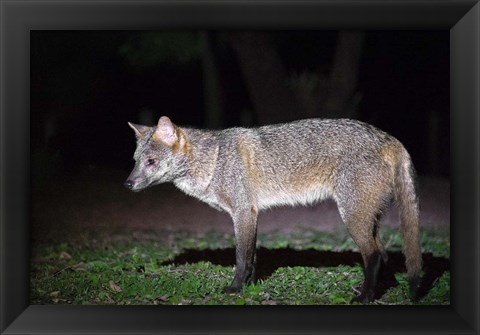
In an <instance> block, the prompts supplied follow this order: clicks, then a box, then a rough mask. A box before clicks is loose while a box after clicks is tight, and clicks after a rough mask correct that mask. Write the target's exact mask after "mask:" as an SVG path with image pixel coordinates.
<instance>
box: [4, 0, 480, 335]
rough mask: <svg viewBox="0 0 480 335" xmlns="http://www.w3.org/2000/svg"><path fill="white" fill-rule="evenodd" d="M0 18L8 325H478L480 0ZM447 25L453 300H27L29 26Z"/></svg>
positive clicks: (290, 1)
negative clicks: (290, 303)
mask: <svg viewBox="0 0 480 335" xmlns="http://www.w3.org/2000/svg"><path fill="white" fill-rule="evenodd" d="M0 11H1V12H0V21H1V94H0V98H1V115H0V127H1V128H0V129H1V151H0V155H1V156H0V157H1V160H0V164H1V179H0V187H1V194H0V210H1V217H0V220H1V221H0V237H1V249H2V250H1V253H0V261H1V264H0V266H1V267H0V276H1V277H0V280H1V281H0V285H1V286H0V331H1V332H2V334H27V333H28V334H38V333H51V334H53V333H76V334H83V333H85V334H93V333H95V334H97V333H122V334H126V333H135V334H143V333H220V334H228V333H241V332H246V333H279V332H280V333H329V334H330V333H348V334H350V333H435V334H447V333H448V334H451V333H462V334H478V333H479V329H480V328H479V320H478V316H479V315H480V313H479V301H480V299H479V279H480V278H479V271H478V266H479V263H480V262H479V243H478V240H479V223H480V222H479V207H480V206H479V204H480V203H479V178H478V170H479V152H480V151H479V149H480V148H479V129H478V128H479V115H480V113H479V105H480V104H479V96H480V94H479V93H480V90H479V82H480V80H479V71H480V67H479V62H480V54H479V53H480V51H479V50H480V48H479V41H480V5H479V4H478V2H477V1H448V0H438V1H428V2H427V1H384V2H382V1H362V0H357V1H337V2H334V1H294V0H285V1H273V0H272V1H265V0H264V1H246V0H243V1H236V0H223V1H219V0H217V1H202V0H197V1H175V2H174V1H141V2H136V1H83V2H82V1H70V0H66V1H50V2H49V1H41V0H39V1H30V2H23V1H5V0H2V1H1V3H0ZM200 28H201V29H335V30H336V29H382V30H390V29H415V30H432V29H444V30H450V38H451V42H450V43H451V44H450V45H451V51H450V54H451V69H450V70H451V98H450V101H451V145H452V148H451V172H452V177H451V185H452V187H451V191H452V192H451V194H452V198H451V206H452V211H451V213H452V215H451V222H452V223H451V229H452V232H451V241H452V252H451V257H452V265H451V278H452V283H451V288H452V289H451V294H452V299H451V305H450V306H430V307H429V306H411V307H408V306H318V307H315V306H302V307H286V306H285V307H282V306H259V307H233V306H232V307H226V306H216V307H214V306H212V307H207V306H203V307H193V306H182V307H175V306H135V307H133V306H132V307H126V306H111V307H110V306H65V305H62V306H29V279H30V276H29V255H30V245H29V243H30V242H29V241H30V240H29V231H30V230H29V208H30V196H29V194H30V168H29V166H30V162H29V161H30V150H29V148H30V142H29V134H30V124H29V120H30V116H29V80H30V78H29V40H30V38H29V36H30V35H29V34H30V31H31V30H37V29H38V30H50V29H52V30H57V29H59V30H77V29H78V30H84V29H88V30H118V29H122V30H147V29H163V30H165V29H169V30H174V29H184V30H185V29H200Z"/></svg>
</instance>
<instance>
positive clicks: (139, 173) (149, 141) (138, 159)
mask: <svg viewBox="0 0 480 335" xmlns="http://www.w3.org/2000/svg"><path fill="white" fill-rule="evenodd" d="M128 125H129V126H130V128H132V129H133V131H134V132H135V136H136V138H137V148H136V150H135V153H134V155H133V159H134V160H135V167H134V168H133V171H132V172H131V173H130V176H128V178H127V180H126V181H125V184H124V185H125V187H127V188H128V189H130V190H132V191H135V192H138V191H141V190H143V189H145V188H147V187H149V186H152V185H156V184H160V183H164V182H169V181H173V180H174V179H176V178H178V177H181V176H182V175H183V174H184V173H185V168H184V167H185V162H186V160H185V158H186V153H187V152H188V140H187V137H186V134H185V133H184V132H183V131H182V130H181V129H180V128H178V127H177V126H175V125H174V124H173V123H172V121H170V119H169V118H168V117H166V116H162V117H161V118H160V120H158V124H157V126H156V127H147V126H142V125H136V124H133V123H130V122H129V123H128Z"/></svg>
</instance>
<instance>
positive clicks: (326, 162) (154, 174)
mask: <svg viewBox="0 0 480 335" xmlns="http://www.w3.org/2000/svg"><path fill="white" fill-rule="evenodd" d="M129 125H130V127H131V128H132V129H133V130H134V131H135V133H136V137H137V149H136V151H135V154H134V159H135V161H136V163H135V167H134V169H133V171H132V173H131V174H130V176H129V178H128V179H127V182H126V183H125V185H126V186H127V187H128V188H130V189H131V190H133V191H139V190H141V189H144V188H146V187H148V186H151V185H155V184H159V183H163V182H173V183H174V184H175V185H176V186H177V187H178V188H179V189H181V190H182V191H184V192H185V193H187V194H189V195H191V196H194V197H196V198H198V199H200V200H202V201H204V202H206V203H208V204H210V205H211V206H212V207H214V208H217V209H220V210H224V211H226V212H227V213H229V214H230V216H231V217H232V219H233V221H234V228H235V236H236V239H237V270H236V271H237V272H238V273H237V272H236V275H235V279H234V283H233V284H232V286H231V287H230V288H232V287H233V289H234V291H235V290H238V289H239V287H241V284H242V283H243V282H247V281H248V280H249V278H250V277H251V275H252V273H253V272H254V270H253V269H254V263H255V256H254V255H255V253H254V251H253V252H252V251H248V250H250V249H252V248H253V249H254V247H255V239H256V218H257V214H258V211H259V210H262V209H265V208H269V207H272V206H281V205H307V204H313V203H315V202H317V201H320V200H322V199H325V198H329V197H330V198H333V199H334V200H335V202H336V203H337V205H338V209H339V212H340V215H341V217H342V220H343V221H344V223H345V224H346V226H347V228H348V230H349V232H350V234H351V235H352V238H353V239H354V241H355V242H356V243H357V245H358V246H359V248H360V251H361V252H362V256H363V259H364V264H365V268H366V273H365V275H366V283H365V284H364V286H365V285H366V286H367V288H365V289H364V290H363V291H362V294H361V297H360V298H359V299H360V300H362V301H363V302H365V301H369V300H371V299H372V298H373V286H374V285H375V283H376V279H375V278H374V277H376V274H377V272H378V266H379V265H378V264H377V263H378V262H379V261H378V260H379V257H380V256H381V257H382V258H383V259H384V260H385V261H386V253H385V251H384V249H383V246H382V245H381V242H380V240H379V238H378V236H377V233H376V231H377V224H378V218H379V215H380V214H381V212H382V210H383V209H384V208H385V206H386V205H387V204H388V203H389V201H390V200H391V199H395V200H396V202H397V205H398V207H399V213H400V217H401V221H402V229H403V232H404V236H408V238H406V246H408V248H407V249H406V252H405V253H406V258H407V269H408V272H409V277H410V278H411V286H412V290H413V291H415V290H416V289H415V287H413V286H418V273H419V271H420V267H421V264H420V259H421V255H420V251H419V247H418V205H417V198H416V193H415V190H414V186H413V168H412V164H411V159H410V156H409V155H408V152H407V151H406V150H405V148H404V147H403V145H402V144H401V143H400V142H399V141H398V140H397V139H395V138H394V137H393V136H391V135H389V134H387V133H385V132H383V131H381V130H379V129H377V128H375V127H373V126H371V125H368V124H366V123H363V122H360V121H355V120H349V119H337V120H333V119H308V120H300V121H296V122H292V123H286V124H278V125H268V126H263V127H259V128H230V129H225V130H218V131H217V130H215V131H213V130H199V129H193V128H183V127H178V126H176V125H174V124H173V123H172V122H171V121H170V119H169V118H167V117H161V118H160V120H159V122H158V124H157V126H156V127H145V126H140V125H134V124H131V123H129ZM245 240H246V242H245ZM239 243H244V244H245V245H244V246H240V247H239ZM252 245H253V246H252ZM239 248H240V249H242V250H243V249H245V250H246V251H242V250H240V251H239ZM372 257H373V258H372ZM244 263H245V264H244ZM239 268H240V269H239ZM240 272H242V273H240ZM247 277H248V278H247ZM367 281H368V282H367Z"/></svg>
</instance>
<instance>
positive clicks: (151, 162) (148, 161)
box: [147, 158, 155, 165]
mask: <svg viewBox="0 0 480 335" xmlns="http://www.w3.org/2000/svg"><path fill="white" fill-rule="evenodd" d="M153 164H155V160H154V159H153V158H149V159H147V165H153Z"/></svg>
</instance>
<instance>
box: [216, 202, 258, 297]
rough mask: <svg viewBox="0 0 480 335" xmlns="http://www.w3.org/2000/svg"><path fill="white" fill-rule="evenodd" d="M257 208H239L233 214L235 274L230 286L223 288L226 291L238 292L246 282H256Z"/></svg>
mask: <svg viewBox="0 0 480 335" xmlns="http://www.w3.org/2000/svg"><path fill="white" fill-rule="evenodd" d="M257 214H258V213H257V209H256V207H255V206H251V207H250V208H248V209H242V210H238V211H237V212H236V213H234V214H233V215H232V218H233V223H234V228H235V241H236V249H235V259H236V266H235V276H234V278H233V282H232V284H231V285H230V286H227V287H225V288H224V289H223V291H224V292H225V293H236V292H239V291H240V290H241V289H242V286H243V284H244V283H250V282H255V280H256V278H255V261H256V255H255V251H256V242H257Z"/></svg>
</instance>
